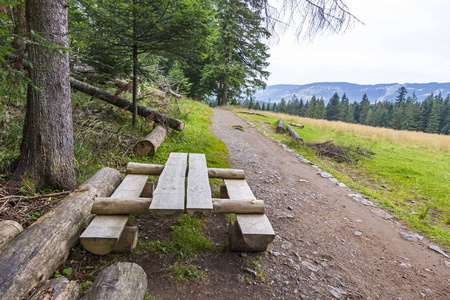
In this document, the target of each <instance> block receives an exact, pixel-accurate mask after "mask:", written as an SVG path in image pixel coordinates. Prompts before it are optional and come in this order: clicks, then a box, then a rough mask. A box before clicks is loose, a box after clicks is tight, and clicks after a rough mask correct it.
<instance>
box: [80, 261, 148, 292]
mask: <svg viewBox="0 0 450 300" xmlns="http://www.w3.org/2000/svg"><path fill="white" fill-rule="evenodd" d="M146 290H147V274H145V271H144V270H143V269H142V267H141V266H139V265H138V264H135V263H128V262H125V263H117V264H115V265H112V266H110V267H107V268H105V269H103V270H102V271H101V272H100V274H99V275H98V276H97V279H96V280H95V282H94V284H93V285H92V287H91V288H90V289H89V291H87V293H86V295H84V297H83V298H81V299H82V300H97V299H107V300H123V299H127V300H142V299H144V297H145V291H146Z"/></svg>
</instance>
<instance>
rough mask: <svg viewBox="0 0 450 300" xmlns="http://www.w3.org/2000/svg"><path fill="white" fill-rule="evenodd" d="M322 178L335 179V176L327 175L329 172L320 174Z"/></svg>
mask: <svg viewBox="0 0 450 300" xmlns="http://www.w3.org/2000/svg"><path fill="white" fill-rule="evenodd" d="M320 176H322V177H323V178H331V177H333V175H331V174H330V173H327V172H320Z"/></svg>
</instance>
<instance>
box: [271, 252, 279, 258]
mask: <svg viewBox="0 0 450 300" xmlns="http://www.w3.org/2000/svg"><path fill="white" fill-rule="evenodd" d="M270 254H272V255H273V256H275V257H276V256H280V252H277V251H271V252H270Z"/></svg>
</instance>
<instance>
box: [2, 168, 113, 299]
mask: <svg viewBox="0 0 450 300" xmlns="http://www.w3.org/2000/svg"><path fill="white" fill-rule="evenodd" d="M121 181H122V176H121V175H120V173H119V172H118V171H117V170H114V169H111V168H103V169H101V170H100V171H98V172H97V173H95V175H94V176H92V177H91V178H90V179H88V180H87V181H86V182H85V183H83V184H82V185H80V187H79V188H78V189H76V190H75V191H74V192H72V193H71V194H70V195H68V196H67V197H66V198H65V199H64V201H63V203H62V204H61V205H59V206H58V207H56V208H54V209H52V210H51V211H49V212H48V213H46V214H45V215H44V216H43V217H41V218H40V219H39V220H38V221H37V222H36V223H34V224H33V225H32V226H31V227H29V228H28V229H27V230H26V231H25V232H23V233H22V234H21V235H19V236H18V237H16V238H15V239H14V240H13V241H12V242H10V243H9V244H8V245H7V246H6V248H5V249H4V250H3V251H2V252H0V299H21V298H24V297H26V296H28V294H29V292H30V291H31V290H32V289H33V288H35V287H36V286H38V285H39V284H40V283H41V282H43V281H45V280H47V279H48V278H50V277H51V276H52V275H53V273H54V271H55V269H56V268H57V267H58V266H60V265H61V264H62V263H63V262H64V261H65V260H66V259H67V256H68V255H69V252H70V249H72V247H73V246H74V245H75V244H76V243H77V241H78V237H79V236H80V233H81V231H82V230H83V228H84V226H85V225H87V224H88V222H89V221H90V220H91V207H92V203H93V200H94V198H95V197H96V196H100V197H107V196H109V195H111V194H112V193H113V191H114V190H115V189H116V187H117V186H118V185H119V183H120V182H121Z"/></svg>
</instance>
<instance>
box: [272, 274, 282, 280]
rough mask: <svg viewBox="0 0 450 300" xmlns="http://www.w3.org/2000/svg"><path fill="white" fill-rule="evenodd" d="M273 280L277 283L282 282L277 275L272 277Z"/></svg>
mask: <svg viewBox="0 0 450 300" xmlns="http://www.w3.org/2000/svg"><path fill="white" fill-rule="evenodd" d="M272 279H273V280H275V281H280V280H281V276H280V275H278V274H276V275H273V276H272Z"/></svg>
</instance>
